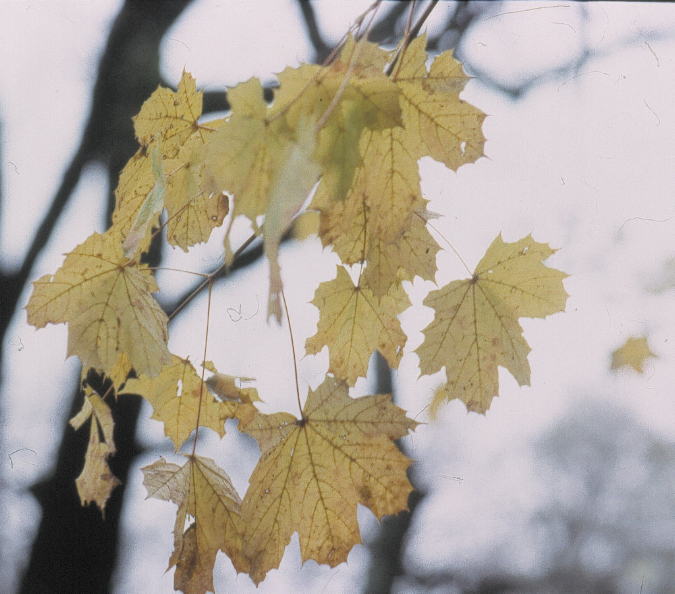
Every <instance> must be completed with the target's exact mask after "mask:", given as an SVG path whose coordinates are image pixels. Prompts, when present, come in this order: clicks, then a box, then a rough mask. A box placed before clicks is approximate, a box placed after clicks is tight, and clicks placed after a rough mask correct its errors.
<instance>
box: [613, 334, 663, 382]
mask: <svg viewBox="0 0 675 594" xmlns="http://www.w3.org/2000/svg"><path fill="white" fill-rule="evenodd" d="M652 357H654V358H655V357H656V355H655V354H654V353H652V351H651V349H650V348H649V344H648V342H647V337H646V336H640V337H639V338H637V337H635V336H631V337H630V338H628V339H626V342H624V343H623V345H622V346H621V347H619V348H618V349H616V350H615V351H614V352H613V353H612V370H616V369H620V368H621V367H631V368H633V369H634V370H635V371H637V372H638V373H643V372H644V367H643V366H644V363H645V361H646V360H647V359H649V358H652Z"/></svg>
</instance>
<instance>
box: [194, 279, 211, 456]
mask: <svg viewBox="0 0 675 594" xmlns="http://www.w3.org/2000/svg"><path fill="white" fill-rule="evenodd" d="M212 288H213V281H209V302H208V305H207V307H206V334H205V335H204V357H203V358H202V361H206V350H207V347H208V344H209V323H210V319H211V289H212ZM205 371H206V369H205V368H204V366H203V365H202V381H201V384H200V385H199V406H198V407H197V422H196V425H195V439H194V441H193V442H192V457H194V455H195V451H196V450H197V438H198V437H199V421H200V419H201V415H202V402H204V373H205Z"/></svg>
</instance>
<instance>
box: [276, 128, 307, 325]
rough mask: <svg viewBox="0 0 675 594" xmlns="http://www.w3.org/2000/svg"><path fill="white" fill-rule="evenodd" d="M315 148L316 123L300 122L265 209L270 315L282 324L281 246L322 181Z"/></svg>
mask: <svg viewBox="0 0 675 594" xmlns="http://www.w3.org/2000/svg"><path fill="white" fill-rule="evenodd" d="M315 147H316V120H315V119H313V118H305V119H301V120H300V121H298V129H297V138H296V140H295V142H293V143H292V145H291V146H290V150H289V153H288V155H287V156H286V159H285V164H284V166H283V167H282V168H281V170H280V171H278V172H277V173H276V175H275V176H274V179H273V180H272V182H271V184H270V188H269V196H268V202H267V209H266V210H265V230H264V247H265V254H266V255H267V259H268V260H269V263H270V289H269V299H268V306H267V316H268V317H269V316H274V317H275V318H276V320H277V322H280V321H281V303H280V300H279V299H280V295H281V291H282V290H283V284H282V282H281V267H280V266H279V245H280V244H281V239H282V238H283V236H284V234H285V233H286V231H288V229H289V228H290V226H291V223H292V221H293V217H295V215H297V214H298V213H299V212H300V209H301V208H302V206H303V204H304V203H305V201H306V200H307V197H308V196H309V192H310V191H311V189H312V188H313V187H314V185H315V184H316V182H317V181H318V179H319V174H320V168H319V165H318V164H317V163H315V162H314V156H313V155H314V149H315Z"/></svg>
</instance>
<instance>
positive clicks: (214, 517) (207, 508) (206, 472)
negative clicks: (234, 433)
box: [142, 456, 249, 594]
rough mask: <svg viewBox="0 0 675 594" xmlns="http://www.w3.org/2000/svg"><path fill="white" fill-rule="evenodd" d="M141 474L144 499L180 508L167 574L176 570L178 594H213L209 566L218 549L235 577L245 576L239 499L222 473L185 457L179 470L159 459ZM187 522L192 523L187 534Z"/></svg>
mask: <svg viewBox="0 0 675 594" xmlns="http://www.w3.org/2000/svg"><path fill="white" fill-rule="evenodd" d="M142 470H143V474H144V475H145V478H144V480H143V484H144V485H145V488H146V489H147V490H148V497H154V498H155V499H162V500H164V501H173V502H174V503H175V504H176V505H178V511H177V513H176V525H175V528H174V551H173V554H172V555H171V559H170V560H169V569H171V568H172V567H173V566H176V574H175V576H174V588H175V589H176V590H180V591H182V592H184V593H185V594H204V593H205V592H214V588H213V564H214V562H215V560H216V554H217V553H218V551H219V550H220V551H223V552H224V553H225V554H226V555H227V556H228V557H229V558H230V559H231V561H232V564H233V565H234V568H235V569H236V570H237V571H238V572H242V571H244V572H245V571H248V569H249V564H248V561H247V560H246V559H245V558H244V557H243V556H242V554H241V546H242V534H243V532H244V527H243V524H242V519H241V516H240V506H241V499H240V498H239V495H238V494H237V492H236V490H235V489H234V487H233V486H232V483H231V481H230V478H229V477H228V476H227V474H226V473H225V471H224V470H223V469H221V468H219V467H218V465H217V464H216V463H215V462H214V461H213V460H211V459H209V458H203V457H201V456H189V457H188V461H187V462H186V463H185V464H184V465H183V466H178V465H177V464H172V463H170V462H167V461H166V460H164V458H160V459H159V460H157V462H155V463H153V464H151V465H150V466H146V467H145V468H143V469H142ZM186 521H189V522H190V524H189V526H188V527H187V529H186V528H185V524H186Z"/></svg>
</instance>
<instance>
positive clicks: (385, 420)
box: [239, 376, 417, 584]
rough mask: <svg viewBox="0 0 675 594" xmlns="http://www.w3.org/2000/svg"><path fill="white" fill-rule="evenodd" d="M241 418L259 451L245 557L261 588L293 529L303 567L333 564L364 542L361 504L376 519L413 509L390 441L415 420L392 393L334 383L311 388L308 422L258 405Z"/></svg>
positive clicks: (402, 460)
mask: <svg viewBox="0 0 675 594" xmlns="http://www.w3.org/2000/svg"><path fill="white" fill-rule="evenodd" d="M239 419H240V429H241V430H242V431H245V432H246V433H248V434H249V435H251V436H252V437H254V438H255V439H256V440H257V441H258V444H259V445H260V449H261V452H262V456H261V458H260V461H259V462H258V465H257V466H256V468H255V470H254V471H253V474H252V476H251V478H250V486H249V488H248V491H247V492H246V496H245V497H244V501H243V503H242V516H243V518H244V523H245V526H246V529H245V533H244V547H243V552H244V555H245V556H246V557H248V558H249V559H250V562H251V571H250V575H251V579H253V581H254V582H255V583H256V584H257V583H259V582H260V581H261V580H263V579H264V577H265V574H266V573H267V572H268V571H269V570H270V569H273V568H275V567H278V566H279V563H280V561H281V557H282V556H283V552H284V549H285V547H286V545H287V544H288V542H289V540H290V538H291V535H292V534H293V532H295V531H297V532H298V534H299V536H300V550H301V553H302V559H303V561H306V560H307V559H314V560H315V561H317V562H318V563H327V564H328V565H330V566H331V567H334V566H335V565H337V564H339V563H342V562H343V561H345V560H346V559H347V555H348V553H349V551H350V550H351V549H352V547H353V546H354V545H355V544H358V543H360V542H361V538H360V535H359V528H358V523H357V519H356V508H357V504H358V503H360V504H362V505H365V506H366V507H368V508H369V509H370V510H371V511H372V512H373V513H374V514H375V515H376V516H377V517H378V518H381V517H382V516H384V515H387V514H396V513H398V512H400V511H403V510H405V509H407V502H408V495H409V494H410V492H411V490H412V486H411V485H410V482H409V481H408V479H407V477H406V469H407V468H408V465H409V464H410V460H409V459H408V458H406V457H405V456H404V455H403V454H402V453H401V452H400V451H399V450H398V449H397V448H396V446H395V445H394V443H393V441H392V440H394V439H397V438H399V437H402V436H404V435H406V434H407V433H408V430H410V429H414V428H415V426H416V425H417V423H415V421H412V420H411V419H408V418H407V417H406V416H405V412H404V411H403V410H402V409H400V408H398V407H397V406H395V405H394V404H392V403H391V399H390V396H389V395H386V394H380V395H378V396H365V397H363V398H357V399H352V398H350V397H349V396H348V388H347V384H346V383H344V382H342V381H339V380H337V379H335V378H332V377H330V376H328V377H326V379H325V381H324V382H323V383H322V384H321V385H320V386H319V388H317V390H316V391H312V390H310V392H309V395H308V396H307V400H306V402H305V405H304V408H303V413H302V418H301V419H296V418H295V417H293V416H292V415H290V414H288V413H276V414H272V415H265V414H262V413H260V412H258V411H256V410H255V408H254V407H253V406H251V405H249V407H248V408H242V409H241V413H240V415H239Z"/></svg>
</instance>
